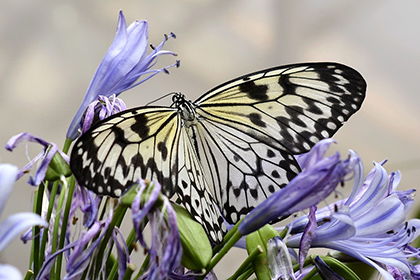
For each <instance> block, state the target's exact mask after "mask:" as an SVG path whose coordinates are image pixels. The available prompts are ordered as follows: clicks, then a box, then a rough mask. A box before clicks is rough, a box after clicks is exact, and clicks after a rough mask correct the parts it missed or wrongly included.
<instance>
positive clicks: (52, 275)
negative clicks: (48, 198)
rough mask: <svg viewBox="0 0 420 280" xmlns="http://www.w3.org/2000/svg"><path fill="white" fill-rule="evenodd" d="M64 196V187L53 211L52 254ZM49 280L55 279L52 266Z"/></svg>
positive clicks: (55, 248)
mask: <svg viewBox="0 0 420 280" xmlns="http://www.w3.org/2000/svg"><path fill="white" fill-rule="evenodd" d="M65 198H66V189H65V188H62V190H61V193H60V196H59V198H58V203H57V210H56V212H55V220H54V227H53V233H52V241H51V254H54V253H55V252H56V251H57V245H58V235H59V234H58V232H59V228H60V217H61V210H62V208H63V204H64V199H65ZM50 276H51V280H54V279H56V278H55V276H56V274H55V273H54V267H53V268H52V269H51V273H50ZM58 279H60V278H58Z"/></svg>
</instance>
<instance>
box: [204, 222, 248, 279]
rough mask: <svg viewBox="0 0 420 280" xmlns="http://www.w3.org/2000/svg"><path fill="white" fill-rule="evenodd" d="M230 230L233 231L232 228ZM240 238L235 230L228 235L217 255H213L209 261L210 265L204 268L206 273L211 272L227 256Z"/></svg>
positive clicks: (240, 235) (239, 234)
mask: <svg viewBox="0 0 420 280" xmlns="http://www.w3.org/2000/svg"><path fill="white" fill-rule="evenodd" d="M232 230H234V228H233V229H232ZM241 237H242V234H241V233H240V232H239V231H238V230H237V228H236V230H235V232H234V233H233V234H232V235H230V238H229V239H228V240H227V242H226V243H225V245H224V246H223V247H222V248H221V249H220V251H219V253H217V255H215V256H214V257H213V258H212V259H211V260H210V263H209V265H208V266H207V268H206V273H209V271H211V270H212V269H213V268H214V267H215V266H216V264H217V263H218V262H219V261H220V260H221V259H222V258H223V257H224V256H225V255H226V254H227V252H228V251H229V250H230V249H231V248H232V247H233V246H234V245H235V244H236V242H238V240H239V239H241Z"/></svg>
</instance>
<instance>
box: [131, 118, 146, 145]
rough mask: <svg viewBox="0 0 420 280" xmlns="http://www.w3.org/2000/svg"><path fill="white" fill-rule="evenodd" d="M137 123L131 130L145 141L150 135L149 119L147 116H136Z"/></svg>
mask: <svg viewBox="0 0 420 280" xmlns="http://www.w3.org/2000/svg"><path fill="white" fill-rule="evenodd" d="M134 119H135V120H136V122H135V123H134V124H133V125H131V129H132V130H133V131H134V132H135V133H137V134H138V135H139V136H140V138H142V139H144V138H146V137H147V136H148V135H149V130H150V129H149V127H148V126H147V117H146V116H145V114H139V115H135V116H134Z"/></svg>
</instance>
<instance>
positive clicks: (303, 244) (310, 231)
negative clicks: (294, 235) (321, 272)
mask: <svg viewBox="0 0 420 280" xmlns="http://www.w3.org/2000/svg"><path fill="white" fill-rule="evenodd" d="M315 213H316V206H312V207H311V208H310V209H309V214H308V220H309V222H308V224H307V225H306V227H305V229H304V231H303V234H302V238H301V239H300V244H299V265H300V269H301V270H302V269H303V264H304V262H305V259H306V256H307V255H308V252H309V249H310V248H311V243H312V239H313V238H314V232H315V229H316V227H317V223H316V217H315Z"/></svg>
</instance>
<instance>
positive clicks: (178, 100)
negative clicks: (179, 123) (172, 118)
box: [172, 93, 197, 124]
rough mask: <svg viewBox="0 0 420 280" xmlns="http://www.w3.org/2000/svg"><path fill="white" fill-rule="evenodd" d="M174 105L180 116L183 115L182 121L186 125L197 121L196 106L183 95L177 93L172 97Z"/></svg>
mask: <svg viewBox="0 0 420 280" xmlns="http://www.w3.org/2000/svg"><path fill="white" fill-rule="evenodd" d="M172 101H173V105H172V106H174V107H176V108H177V109H178V114H180V115H181V118H182V120H183V121H184V122H185V123H186V124H192V123H194V122H195V121H196V120H197V116H196V112H195V106H194V104H193V103H192V102H191V101H190V100H187V99H185V95H183V94H182V93H175V95H174V96H173V97H172Z"/></svg>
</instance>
